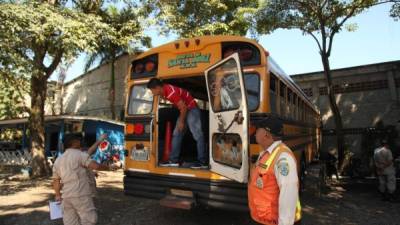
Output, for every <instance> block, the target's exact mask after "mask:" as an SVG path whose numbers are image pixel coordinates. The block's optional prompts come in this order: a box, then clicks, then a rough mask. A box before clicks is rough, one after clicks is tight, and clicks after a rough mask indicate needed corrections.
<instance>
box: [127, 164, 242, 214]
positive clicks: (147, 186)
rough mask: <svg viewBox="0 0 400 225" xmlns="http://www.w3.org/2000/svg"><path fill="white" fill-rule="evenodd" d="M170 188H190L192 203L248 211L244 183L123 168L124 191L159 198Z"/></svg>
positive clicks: (134, 194) (164, 195) (133, 194)
mask: <svg viewBox="0 0 400 225" xmlns="http://www.w3.org/2000/svg"><path fill="white" fill-rule="evenodd" d="M171 189H178V190H185V191H191V192H192V193H193V198H194V200H195V203H196V205H202V206H207V207H212V208H220V209H225V210H234V211H248V210H249V208H248V203H247V185H246V184H241V183H237V182H234V181H214V180H204V179H199V178H188V177H179V176H170V175H169V176H163V175H158V174H150V173H140V172H132V171H125V177H124V192H125V194H126V195H132V196H136V197H143V198H150V199H157V200H161V199H163V198H165V197H166V196H168V195H169V193H170V190H171Z"/></svg>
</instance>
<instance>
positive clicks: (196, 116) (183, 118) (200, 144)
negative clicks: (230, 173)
mask: <svg viewBox="0 0 400 225" xmlns="http://www.w3.org/2000/svg"><path fill="white" fill-rule="evenodd" d="M147 88H149V89H150V90H151V92H152V93H153V95H155V96H157V95H158V96H160V97H162V98H164V99H166V100H168V101H170V102H171V103H172V104H173V105H174V106H175V107H176V108H178V110H179V117H178V119H177V121H176V125H175V129H174V132H173V135H172V151H171V154H170V156H169V161H168V162H165V163H161V164H160V165H161V166H168V167H178V166H179V155H180V152H181V145H182V139H183V137H184V135H185V132H186V126H188V127H189V129H190V131H191V132H192V135H193V138H194V139H195V140H196V142H197V159H198V162H196V163H195V164H194V165H193V166H191V168H193V169H200V168H208V164H207V156H206V149H205V143H204V135H203V130H202V127H201V113H200V109H199V108H198V107H197V103H196V101H195V100H194V98H193V97H192V96H191V95H190V93H189V92H188V91H187V90H185V89H182V88H180V87H176V86H173V85H170V84H164V83H163V82H162V81H160V80H159V79H157V78H152V79H151V80H150V81H149V83H147Z"/></svg>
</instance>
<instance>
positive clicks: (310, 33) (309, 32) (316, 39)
mask: <svg viewBox="0 0 400 225" xmlns="http://www.w3.org/2000/svg"><path fill="white" fill-rule="evenodd" d="M307 33H308V34H309V35H311V37H312V38H313V39H314V40H315V42H317V45H318V48H319V51H321V52H322V47H321V43H320V42H319V40H318V38H317V37H316V36H315V35H314V34H313V33H312V32H311V31H307Z"/></svg>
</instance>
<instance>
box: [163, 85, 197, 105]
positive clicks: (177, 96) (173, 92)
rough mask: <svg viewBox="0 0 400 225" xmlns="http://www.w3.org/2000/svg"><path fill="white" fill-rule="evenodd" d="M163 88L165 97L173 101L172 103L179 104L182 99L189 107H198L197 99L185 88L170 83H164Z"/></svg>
mask: <svg viewBox="0 0 400 225" xmlns="http://www.w3.org/2000/svg"><path fill="white" fill-rule="evenodd" d="M163 89H164V98H165V99H167V100H168V101H170V102H172V104H174V105H175V106H177V105H178V102H179V101H180V100H182V101H183V102H184V103H185V105H186V106H187V107H188V109H193V108H196V107H197V104H196V101H195V100H194V98H193V97H192V96H191V95H190V94H189V92H188V91H186V90H185V89H182V88H180V87H176V86H172V85H170V84H164V86H163Z"/></svg>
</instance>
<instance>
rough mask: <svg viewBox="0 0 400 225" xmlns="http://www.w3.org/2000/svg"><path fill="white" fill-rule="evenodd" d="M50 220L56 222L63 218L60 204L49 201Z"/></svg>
mask: <svg viewBox="0 0 400 225" xmlns="http://www.w3.org/2000/svg"><path fill="white" fill-rule="evenodd" d="M49 211H50V220H56V219H60V218H62V217H63V211H62V207H61V202H54V201H49Z"/></svg>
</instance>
